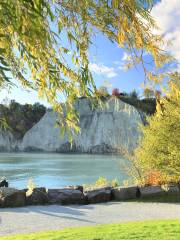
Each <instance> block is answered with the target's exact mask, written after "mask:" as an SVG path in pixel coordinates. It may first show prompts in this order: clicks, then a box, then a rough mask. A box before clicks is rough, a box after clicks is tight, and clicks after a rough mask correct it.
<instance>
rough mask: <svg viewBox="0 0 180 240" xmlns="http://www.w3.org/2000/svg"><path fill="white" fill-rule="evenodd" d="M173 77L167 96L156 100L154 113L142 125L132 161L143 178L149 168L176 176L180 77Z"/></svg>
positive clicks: (179, 164) (179, 142)
mask: <svg viewBox="0 0 180 240" xmlns="http://www.w3.org/2000/svg"><path fill="white" fill-rule="evenodd" d="M174 77H175V79H174V80H171V81H170V82H169V90H168V92H167V93H166V96H165V97H161V99H160V100H159V101H158V102H157V111H156V114H155V115H154V116H151V117H149V118H148V125H146V126H142V139H141V141H140V145H139V147H138V148H137V149H136V151H135V156H136V160H135V163H136V166H138V168H139V169H140V171H141V172H142V175H143V176H145V177H146V176H148V174H149V173H150V172H152V171H156V172H160V173H162V174H163V175H166V176H176V177H178V176H179V173H180V151H179V149H180V77H179V76H178V75H176V76H172V78H174Z"/></svg>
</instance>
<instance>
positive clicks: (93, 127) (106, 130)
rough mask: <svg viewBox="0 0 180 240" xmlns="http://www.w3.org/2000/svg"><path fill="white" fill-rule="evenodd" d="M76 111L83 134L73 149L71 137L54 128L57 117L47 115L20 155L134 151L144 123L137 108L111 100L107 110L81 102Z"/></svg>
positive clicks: (25, 140) (26, 139) (23, 144)
mask: <svg viewBox="0 0 180 240" xmlns="http://www.w3.org/2000/svg"><path fill="white" fill-rule="evenodd" d="M75 108H76V109H77V110H78V111H79V113H80V127H81V133H80V134H79V135H78V136H75V138H74V145H73V147H72V148H71V147H70V144H69V142H68V137H67V135H66V134H65V136H64V137H62V136H61V135H60V130H59V129H58V128H55V123H56V119H57V114H56V113H53V112H47V113H46V114H45V115H44V117H43V118H42V119H41V120H40V121H39V122H38V123H37V124H36V125H35V126H33V127H32V128H31V129H30V130H29V131H28V132H27V133H26V134H25V136H24V138H23V140H22V142H21V144H20V145H19V149H20V150H21V151H32V150H35V151H38V150H39V151H45V152H69V151H75V152H84V153H87V152H89V153H107V152H122V150H128V151H132V150H133V149H134V148H135V147H136V146H137V142H138V138H139V130H138V125H139V124H140V123H142V120H141V116H140V114H139V112H138V111H137V109H136V108H134V107H133V106H131V105H129V104H126V103H124V102H122V101H121V100H118V99H115V98H111V99H109V100H108V101H107V103H106V108H104V109H102V108H100V107H98V108H96V109H93V108H92V107H91V104H90V102H89V101H88V100H87V99H86V98H83V99H79V100H78V101H77V103H76V106H75Z"/></svg>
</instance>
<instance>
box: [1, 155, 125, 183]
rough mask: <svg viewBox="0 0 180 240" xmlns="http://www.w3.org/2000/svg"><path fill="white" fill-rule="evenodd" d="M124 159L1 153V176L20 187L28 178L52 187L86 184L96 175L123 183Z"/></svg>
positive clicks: (103, 156) (105, 156) (117, 157)
mask: <svg viewBox="0 0 180 240" xmlns="http://www.w3.org/2000/svg"><path fill="white" fill-rule="evenodd" d="M124 161H125V159H123V158H121V157H120V156H117V155H86V154H47V153H43V154H42V153H0V177H6V178H7V179H8V180H9V182H10V185H11V186H13V187H19V188H22V187H23V188H24V187H26V186H27V182H28V179H30V178H32V179H33V182H34V183H35V185H36V186H45V187H51V188H53V187H62V186H66V185H75V184H88V183H92V182H94V181H96V180H97V178H98V177H99V176H104V177H106V178H107V179H108V180H112V179H114V178H117V179H118V180H119V181H120V182H122V181H123V180H125V179H127V178H128V177H127V175H126V174H125V172H124V171H123V170H122V164H123V162H124Z"/></svg>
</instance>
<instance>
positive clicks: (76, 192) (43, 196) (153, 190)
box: [0, 184, 180, 207]
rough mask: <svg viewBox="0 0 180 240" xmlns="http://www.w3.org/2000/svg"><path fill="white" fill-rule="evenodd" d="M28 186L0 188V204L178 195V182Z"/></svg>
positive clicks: (96, 200) (91, 200)
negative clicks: (86, 187) (89, 187)
mask: <svg viewBox="0 0 180 240" xmlns="http://www.w3.org/2000/svg"><path fill="white" fill-rule="evenodd" d="M27 193H28V189H23V190H17V189H14V188H6V187H2V188H0V207H22V206H26V205H45V204H61V205H68V204H93V203H102V202H108V201H111V200H115V201H124V200H129V199H137V198H146V197H154V196H166V195H177V196H179V198H180V187H179V185H175V184H173V185H166V186H148V187H137V186H130V187H117V188H111V187H104V188H98V189H94V190H89V191H83V187H82V186H70V187H66V188H62V189H48V190H46V189H45V188H34V189H33V190H32V192H31V194H27Z"/></svg>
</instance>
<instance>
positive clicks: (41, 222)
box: [0, 202, 180, 235]
mask: <svg viewBox="0 0 180 240" xmlns="http://www.w3.org/2000/svg"><path fill="white" fill-rule="evenodd" d="M178 218H179V219H180V204H171V203H136V202H111V203H105V204H96V205H84V206H57V205H50V206H31V207H23V208H13V209H10V208H6V209H1V210H0V235H7V234H16V233H29V232H35V231H44V230H52V229H62V228H66V227H77V226H85V225H95V224H101V223H118V222H127V221H141V220H151V219H178Z"/></svg>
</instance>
